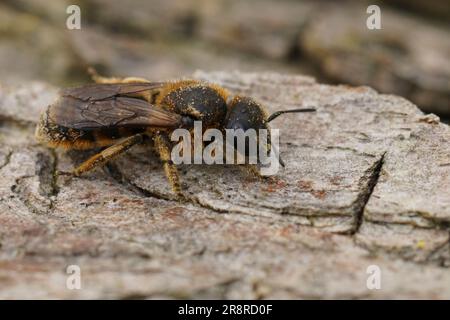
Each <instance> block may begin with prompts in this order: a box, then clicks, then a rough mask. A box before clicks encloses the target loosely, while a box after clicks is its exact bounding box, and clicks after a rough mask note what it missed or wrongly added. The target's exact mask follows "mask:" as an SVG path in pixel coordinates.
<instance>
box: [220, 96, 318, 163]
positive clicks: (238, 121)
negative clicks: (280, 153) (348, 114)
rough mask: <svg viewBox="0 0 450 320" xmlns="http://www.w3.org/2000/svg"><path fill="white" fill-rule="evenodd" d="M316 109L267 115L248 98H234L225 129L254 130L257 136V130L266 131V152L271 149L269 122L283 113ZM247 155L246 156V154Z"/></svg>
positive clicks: (299, 110)
mask: <svg viewBox="0 0 450 320" xmlns="http://www.w3.org/2000/svg"><path fill="white" fill-rule="evenodd" d="M314 111H316V109H313V108H304V109H291V110H282V111H277V112H274V113H273V114H271V115H267V113H266V112H265V110H264V108H263V107H262V106H261V105H259V104H258V103H257V102H256V101H254V100H253V99H252V98H250V97H241V96H236V97H235V98H234V99H233V100H232V101H231V103H230V106H229V112H228V114H227V118H226V120H225V129H234V130H238V129H242V130H243V131H247V130H248V129H254V130H255V131H256V133H257V134H258V130H259V129H266V130H267V133H268V137H267V141H268V143H267V144H268V145H267V146H266V150H267V151H270V149H271V140H270V130H269V122H270V121H272V120H273V119H275V118H277V117H278V116H280V115H282V114H284V113H290V112H314ZM248 150H249V148H248V142H247V141H246V151H248ZM246 155H248V154H246ZM279 162H280V164H281V165H282V166H284V163H283V161H282V160H281V158H279Z"/></svg>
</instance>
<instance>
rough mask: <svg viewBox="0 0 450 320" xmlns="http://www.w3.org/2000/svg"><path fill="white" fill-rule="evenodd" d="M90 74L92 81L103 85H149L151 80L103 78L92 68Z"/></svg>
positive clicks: (89, 70)
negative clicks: (142, 83)
mask: <svg viewBox="0 0 450 320" xmlns="http://www.w3.org/2000/svg"><path fill="white" fill-rule="evenodd" d="M88 73H89V75H90V76H91V78H92V80H94V82H95V83H103V84H114V83H141V82H144V83H147V82H150V81H149V80H147V79H145V78H140V77H125V78H120V77H103V76H101V75H99V74H98V73H97V71H96V70H95V69H94V68H92V67H90V68H89V69H88Z"/></svg>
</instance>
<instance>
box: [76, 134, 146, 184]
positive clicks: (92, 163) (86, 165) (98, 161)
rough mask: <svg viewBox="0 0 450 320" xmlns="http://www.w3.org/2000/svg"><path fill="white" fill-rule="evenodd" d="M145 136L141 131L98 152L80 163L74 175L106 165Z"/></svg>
mask: <svg viewBox="0 0 450 320" xmlns="http://www.w3.org/2000/svg"><path fill="white" fill-rule="evenodd" d="M143 136H144V135H143V134H141V133H139V134H136V135H134V136H131V137H128V138H126V139H125V140H122V141H121V142H119V143H117V144H115V145H112V146H110V147H108V148H106V149H105V150H103V151H101V152H99V153H97V154H96V155H94V156H92V157H91V158H89V159H88V160H86V161H85V162H83V163H82V164H81V165H79V166H78V167H77V168H76V169H75V170H74V171H73V172H72V173H73V175H75V176H79V175H81V174H83V173H85V172H88V171H91V170H92V169H94V168H96V167H99V166H102V165H104V164H105V163H106V162H108V161H109V160H111V159H113V158H115V157H117V156H118V155H120V154H122V153H124V152H125V151H127V150H128V149H130V148H131V147H132V146H134V145H135V144H138V143H141V142H142V140H143Z"/></svg>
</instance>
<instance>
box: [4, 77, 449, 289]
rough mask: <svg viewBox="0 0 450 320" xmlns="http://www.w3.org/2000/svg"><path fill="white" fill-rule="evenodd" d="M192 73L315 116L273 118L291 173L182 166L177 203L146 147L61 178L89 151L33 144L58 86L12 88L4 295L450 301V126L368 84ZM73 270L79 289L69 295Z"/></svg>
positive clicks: (7, 112) (272, 105)
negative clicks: (375, 274)
mask: <svg viewBox="0 0 450 320" xmlns="http://www.w3.org/2000/svg"><path fill="white" fill-rule="evenodd" d="M194 76H195V77H196V78H199V79H204V80H208V81H213V82H217V83H219V84H221V85H223V86H225V87H227V88H228V89H229V90H231V91H232V92H233V93H240V94H245V95H250V96H252V97H254V98H255V99H257V100H258V101H260V102H261V103H263V104H264V105H266V106H267V109H268V110H269V111H275V110H279V109H285V108H292V107H306V106H315V107H316V108H317V109H318V111H317V113H315V114H290V115H287V116H284V117H279V118H278V119H276V120H274V121H273V123H272V127H273V128H279V129H281V132H280V136H281V152H282V155H283V157H284V160H285V161H286V163H287V166H286V168H285V169H284V170H281V171H280V172H279V174H278V175H277V178H276V181H272V182H269V181H260V180H258V179H255V178H253V177H251V176H249V175H247V174H246V173H245V172H243V171H242V170H239V169H238V168H236V167H233V166H196V165H190V166H183V167H182V168H181V172H182V175H181V178H182V181H183V182H184V184H185V187H186V190H187V195H188V200H189V201H188V202H186V203H179V202H177V201H174V200H173V194H172V193H171V191H170V188H169V186H168V184H167V182H166V180H165V177H164V173H163V171H162V168H161V166H160V164H159V162H158V160H157V158H156V157H155V156H154V155H153V154H152V152H151V150H150V148H149V147H148V146H139V147H135V148H134V149H133V150H132V151H131V152H130V153H129V154H127V155H125V156H123V157H121V158H119V159H117V160H115V161H114V162H113V163H111V164H110V165H109V166H108V167H107V168H105V169H104V170H98V171H95V172H93V173H91V174H89V175H86V176H83V177H81V178H72V179H71V178H68V177H64V176H62V177H59V178H56V176H55V172H56V170H62V171H67V170H69V169H71V168H72V167H73V166H74V165H75V164H77V163H80V162H81V161H82V160H83V159H86V158H87V157H88V153H79V152H76V153H75V152H68V153H64V152H61V151H56V152H54V151H52V150H48V149H46V148H44V147H42V146H40V145H38V144H37V143H36V142H35V141H34V140H33V131H34V126H35V123H36V120H37V119H38V114H39V112H40V110H42V108H44V107H45V106H46V105H47V104H49V103H51V102H52V100H53V99H54V97H55V94H56V90H55V88H53V87H50V86H47V85H44V84H41V83H30V84H25V85H23V86H21V87H4V86H3V87H0V119H1V122H0V123H1V125H0V144H1V147H0V181H1V183H0V198H1V201H0V298H18V297H21V298H33V297H34V298H127V297H146V298H162V297H166V298H167V297H171V298H179V297H186V298H380V297H384V298H392V297H398V298H450V286H449V285H448V284H449V283H450V272H449V270H448V266H449V265H450V241H449V225H450V209H449V208H450V153H449V151H448V150H450V148H449V147H450V129H449V127H448V126H447V125H445V124H442V123H440V122H439V119H438V118H437V117H436V116H433V115H424V114H423V113H422V112H420V111H419V110H418V109H417V108H416V107H415V106H414V105H413V104H411V103H410V102H408V101H407V100H405V99H403V98H400V97H396V96H391V95H380V94H378V93H377V92H375V91H374V90H372V89H370V88H368V87H349V86H328V85H322V84H317V83H316V82H315V81H314V79H312V78H309V77H302V76H283V75H279V74H273V73H259V74H246V73H239V72H232V73H221V72H217V73H204V72H197V73H196V74H195V75H194ZM71 264H76V265H79V266H80V268H81V277H82V289H81V290H68V289H67V288H66V279H67V276H68V275H67V274H66V267H67V266H68V265H71ZM370 265H377V266H379V267H380V269H381V272H382V274H381V275H382V277H381V289H380V290H369V289H368V288H367V286H366V280H367V277H368V276H369V275H368V274H367V273H366V270H367V267H368V266H370Z"/></svg>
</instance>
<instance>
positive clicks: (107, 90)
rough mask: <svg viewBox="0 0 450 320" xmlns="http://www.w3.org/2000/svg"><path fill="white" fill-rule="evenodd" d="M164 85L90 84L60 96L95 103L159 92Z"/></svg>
mask: <svg viewBox="0 0 450 320" xmlns="http://www.w3.org/2000/svg"><path fill="white" fill-rule="evenodd" d="M164 84H165V82H142V83H141V82H139V83H117V84H89V85H85V86H81V87H75V88H67V89H63V90H61V92H60V95H61V96H62V97H73V98H76V99H80V100H83V101H88V100H89V101H95V100H103V99H108V98H112V97H115V96H127V95H132V94H134V93H139V92H143V91H150V90H157V89H159V88H161V87H163V86H164Z"/></svg>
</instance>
